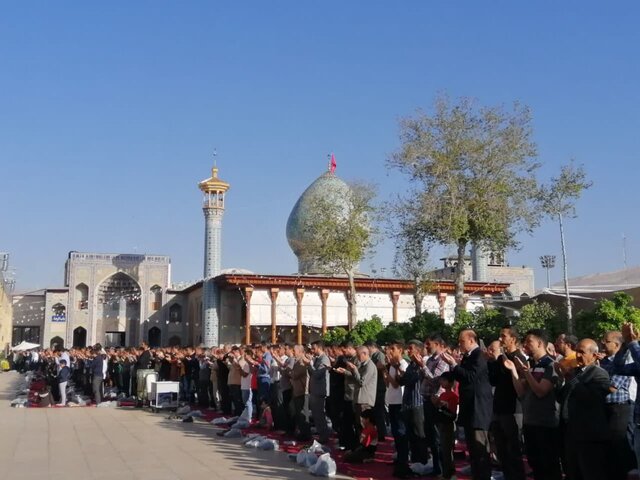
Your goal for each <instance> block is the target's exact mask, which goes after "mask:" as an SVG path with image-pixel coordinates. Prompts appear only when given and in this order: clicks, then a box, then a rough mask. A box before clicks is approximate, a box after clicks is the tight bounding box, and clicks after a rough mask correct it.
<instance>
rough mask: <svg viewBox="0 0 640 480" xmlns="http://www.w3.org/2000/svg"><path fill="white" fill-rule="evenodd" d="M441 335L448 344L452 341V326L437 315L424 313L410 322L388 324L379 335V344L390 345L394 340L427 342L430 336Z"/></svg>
mask: <svg viewBox="0 0 640 480" xmlns="http://www.w3.org/2000/svg"><path fill="white" fill-rule="evenodd" d="M433 334H439V335H441V336H442V338H444V340H445V341H446V342H448V343H449V342H451V341H452V326H451V325H448V324H446V323H445V321H444V320H443V319H442V318H440V317H439V316H438V315H437V314H435V313H431V312H422V313H421V314H420V315H418V316H415V317H413V318H412V319H411V320H409V321H408V322H402V323H399V322H398V323H396V322H392V323H390V324H388V325H387V326H386V327H385V328H384V329H383V330H382V331H381V332H380V333H379V334H378V337H377V338H378V343H380V344H382V345H388V344H389V343H390V342H392V341H394V340H403V341H405V342H408V341H409V340H412V339H417V340H426V339H427V337H428V336H429V335H433Z"/></svg>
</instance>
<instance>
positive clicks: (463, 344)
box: [442, 330, 493, 480]
mask: <svg viewBox="0 0 640 480" xmlns="http://www.w3.org/2000/svg"><path fill="white" fill-rule="evenodd" d="M458 346H459V347H460V351H461V352H462V353H463V354H464V355H463V358H462V360H461V361H460V364H459V365H458V364H457V361H456V359H455V358H454V357H453V356H452V355H450V354H449V353H446V352H443V353H442V359H443V360H444V361H445V362H447V363H448V364H449V365H451V367H452V369H451V371H452V372H453V376H454V378H455V379H456V380H457V381H458V382H460V388H459V394H460V413H459V415H458V423H459V424H460V425H461V426H462V427H463V428H464V435H465V438H466V441H467V447H468V449H469V456H470V457H471V473H472V477H473V478H474V479H476V480H491V457H490V450H489V425H490V423H491V417H492V413H493V393H492V392H491V384H490V383H489V370H488V367H487V358H486V356H485V355H484V354H483V353H482V351H481V350H480V345H479V344H478V336H477V335H476V332H474V331H473V330H463V331H461V332H460V335H459V336H458Z"/></svg>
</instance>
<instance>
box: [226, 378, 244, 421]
mask: <svg viewBox="0 0 640 480" xmlns="http://www.w3.org/2000/svg"><path fill="white" fill-rule="evenodd" d="M229 397H230V399H231V405H232V406H233V414H234V415H235V416H236V417H239V416H240V415H242V411H243V410H244V402H243V401H242V391H241V390H240V385H229Z"/></svg>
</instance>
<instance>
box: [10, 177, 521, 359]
mask: <svg viewBox="0 0 640 480" xmlns="http://www.w3.org/2000/svg"><path fill="white" fill-rule="evenodd" d="M334 168H335V166H333V167H332V168H331V169H329V170H328V171H326V172H325V173H323V174H322V175H320V177H318V178H317V179H316V180H315V181H314V182H313V183H312V184H311V185H310V186H309V187H308V188H307V189H306V190H305V191H304V192H303V193H302V195H301V196H300V198H299V199H298V201H297V202H296V204H295V205H294V207H293V210H292V212H291V215H290V216H289V219H288V222H287V230H286V235H287V240H288V242H289V245H290V246H291V248H292V250H293V252H294V254H295V255H296V256H297V258H298V272H296V273H294V274H291V275H270V274H265V273H253V272H250V271H247V270H238V269H227V270H223V269H222V268H221V263H222V262H221V259H222V243H221V238H222V235H221V233H222V221H223V216H224V211H225V202H226V195H227V192H228V191H229V190H230V187H231V186H230V184H229V183H227V182H224V181H223V180H222V179H221V178H219V176H218V168H217V167H214V168H213V169H212V172H211V177H210V178H208V179H206V180H204V181H202V182H200V183H199V184H198V187H199V189H200V190H201V191H202V193H203V197H204V198H203V205H202V208H203V214H204V218H205V242H204V245H205V248H204V270H203V279H202V280H200V281H198V282H196V283H193V284H191V285H189V286H187V287H185V288H174V287H173V286H172V283H171V261H170V258H169V257H167V256H163V255H136V254H102V253H83V252H71V253H69V256H68V259H67V261H66V265H65V286H64V287H62V288H55V289H53V288H52V289H45V290H40V291H37V292H31V293H27V294H22V295H15V296H14V297H13V332H12V333H13V338H12V344H14V345H15V344H17V343H20V342H21V341H23V340H26V341H31V342H35V343H40V344H42V345H43V346H45V347H52V346H54V345H56V346H57V347H71V346H75V347H83V346H86V345H91V344H95V343H101V344H102V345H104V346H128V345H137V344H139V343H140V342H141V341H147V342H148V343H149V344H150V345H151V346H165V345H199V344H204V345H206V346H213V345H220V344H239V343H252V342H259V341H268V342H285V341H287V342H298V343H302V342H310V341H313V340H315V339H317V338H319V337H320V336H321V335H322V334H323V333H324V332H326V331H327V330H328V329H331V328H334V327H338V326H341V327H345V328H346V327H347V326H348V318H349V315H348V313H349V305H348V302H347V295H348V291H349V283H348V280H347V278H346V277H344V276H340V275H327V274H323V273H322V270H321V269H320V268H318V266H317V265H315V264H314V263H313V262H312V261H311V260H310V258H309V256H308V255H307V254H306V241H307V239H306V238H305V233H304V230H303V229H302V228H301V225H303V224H304V221H305V218H306V217H307V216H309V215H314V211H313V210H314V202H313V199H314V197H316V196H317V195H323V196H327V195H329V196H331V195H336V194H337V193H339V192H341V191H344V190H345V189H348V188H349V186H348V185H347V184H346V183H345V182H344V181H343V180H341V179H340V178H339V177H338V176H336V174H335V172H334ZM483 258H484V256H483V257H481V258H480V259H478V257H476V258H475V260H476V263H477V262H478V261H485V260H482V259H483ZM492 267H496V265H493V266H492ZM449 268H450V267H449V266H446V267H445V269H443V271H442V272H440V276H439V277H438V278H440V279H439V280H436V281H434V282H433V284H432V286H431V289H430V292H429V293H428V294H427V295H426V296H425V298H424V300H423V302H422V306H421V308H422V311H431V312H436V313H438V314H439V315H440V316H442V317H443V318H444V319H445V321H447V322H452V321H453V318H454V306H455V299H454V291H455V286H454V283H453V281H452V280H451V279H450V278H447V272H448V271H449V270H447V269H449ZM496 278H499V281H487V278H486V277H483V278H480V279H474V278H471V279H469V281H468V282H466V284H465V293H466V294H467V296H468V297H467V308H468V309H469V310H473V309H475V308H477V307H479V306H481V305H483V304H485V303H486V302H488V301H489V299H490V298H492V297H496V296H498V297H503V296H504V295H505V292H507V291H508V289H509V288H513V287H512V284H513V283H514V282H513V281H511V280H512V279H510V277H509V275H501V276H496ZM516 281H519V280H518V279H517V278H516ZM355 284H356V291H357V294H356V295H357V297H356V299H357V314H358V318H359V319H360V320H362V319H368V318H371V317H372V316H373V315H377V316H378V317H380V318H381V319H382V321H383V323H385V324H387V323H389V322H406V321H408V320H409V319H410V318H411V317H413V316H414V314H415V306H414V297H413V284H412V282H411V281H409V280H403V279H397V278H377V277H371V276H365V275H358V276H357V277H356V280H355ZM525 288H529V287H525ZM532 290H533V286H532V285H531V290H530V291H532Z"/></svg>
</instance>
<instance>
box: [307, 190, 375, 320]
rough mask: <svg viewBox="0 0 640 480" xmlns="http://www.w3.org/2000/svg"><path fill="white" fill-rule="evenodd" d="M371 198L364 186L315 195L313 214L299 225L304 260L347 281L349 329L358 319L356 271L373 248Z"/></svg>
mask: <svg viewBox="0 0 640 480" xmlns="http://www.w3.org/2000/svg"><path fill="white" fill-rule="evenodd" d="M374 197H375V192H374V189H373V187H372V186H370V185H365V184H351V185H350V186H349V188H348V189H346V190H344V191H336V192H332V195H330V196H317V197H315V198H314V200H313V206H312V209H311V210H312V211H313V212H315V213H314V215H311V216H309V217H307V218H305V220H304V223H303V225H302V229H303V231H304V233H305V236H306V238H308V243H307V245H306V249H305V250H306V251H305V254H306V256H307V258H309V259H310V260H312V261H313V262H315V263H316V264H317V265H318V266H319V267H320V268H321V269H322V271H323V272H325V273H330V274H334V273H336V272H340V273H342V274H344V275H346V276H347V278H348V280H349V291H348V292H347V302H348V304H349V328H353V327H354V326H355V325H356V323H357V319H358V314H357V310H356V308H357V305H356V304H357V299H356V285H355V274H356V271H355V269H356V267H357V265H358V264H359V263H360V262H361V261H362V259H363V258H365V257H366V256H368V255H370V254H371V252H372V250H373V247H374V246H375V237H376V232H377V230H376V228H375V224H374V222H373V220H374V216H375V213H376V209H375V207H374V205H373V199H374Z"/></svg>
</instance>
